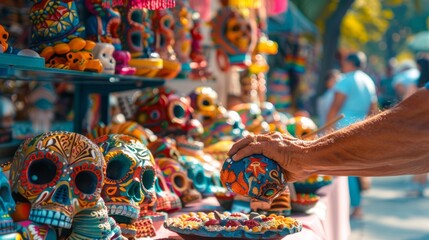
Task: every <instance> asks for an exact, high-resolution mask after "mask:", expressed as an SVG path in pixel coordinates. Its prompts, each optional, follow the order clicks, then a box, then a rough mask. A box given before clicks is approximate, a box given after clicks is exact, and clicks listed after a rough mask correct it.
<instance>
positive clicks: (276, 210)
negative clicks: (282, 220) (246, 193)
mask: <svg viewBox="0 0 429 240" xmlns="http://www.w3.org/2000/svg"><path fill="white" fill-rule="evenodd" d="M250 209H252V211H256V212H259V213H261V214H266V215H268V214H277V215H282V216H289V215H290V214H291V209H292V207H291V199H290V192H289V188H286V190H285V191H283V192H282V193H280V194H279V195H278V196H277V197H275V198H274V199H273V201H272V202H271V203H268V202H264V201H260V200H257V199H252V200H251V202H250Z"/></svg>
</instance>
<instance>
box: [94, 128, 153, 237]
mask: <svg viewBox="0 0 429 240" xmlns="http://www.w3.org/2000/svg"><path fill="white" fill-rule="evenodd" d="M95 142H96V143H97V145H98V146H99V147H100V148H101V151H102V153H103V155H104V160H105V162H106V177H105V181H104V186H103V189H102V193H101V195H102V197H103V199H104V201H105V203H106V207H107V211H108V214H109V216H111V217H113V218H114V219H115V220H116V221H117V222H118V223H119V224H120V226H121V230H122V233H123V234H124V236H128V237H132V236H135V234H136V230H135V227H134V226H133V223H134V222H135V221H136V220H137V219H138V217H139V214H140V205H141V204H142V203H147V204H153V201H154V199H155V197H156V196H155V188H154V184H155V180H156V177H155V170H154V165H155V162H154V160H153V157H152V154H151V153H150V151H149V150H148V149H147V148H146V147H145V146H144V145H143V144H142V143H141V142H140V141H139V140H137V139H136V138H133V137H131V136H127V135H122V134H110V135H107V136H102V137H99V138H97V139H96V140H95Z"/></svg>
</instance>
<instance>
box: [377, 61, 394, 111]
mask: <svg viewBox="0 0 429 240" xmlns="http://www.w3.org/2000/svg"><path fill="white" fill-rule="evenodd" d="M396 65H397V61H396V59H394V58H392V59H390V60H389V62H388V63H387V65H386V75H385V76H384V78H383V79H381V81H380V87H379V103H380V107H381V109H387V108H391V107H392V106H393V105H395V104H396V103H398V101H399V99H398V95H397V94H396V91H395V89H394V88H393V84H392V82H393V77H394V70H395V67H396Z"/></svg>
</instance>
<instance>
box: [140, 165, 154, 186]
mask: <svg viewBox="0 0 429 240" xmlns="http://www.w3.org/2000/svg"><path fill="white" fill-rule="evenodd" d="M142 182H143V186H144V188H145V189H146V190H148V189H151V188H153V186H154V184H155V172H154V171H153V170H152V169H147V170H146V171H144V173H143V175H142Z"/></svg>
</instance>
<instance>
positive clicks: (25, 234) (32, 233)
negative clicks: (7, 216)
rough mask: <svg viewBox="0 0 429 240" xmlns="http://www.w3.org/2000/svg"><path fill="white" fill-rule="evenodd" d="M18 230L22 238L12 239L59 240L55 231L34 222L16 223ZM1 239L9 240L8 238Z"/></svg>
mask: <svg viewBox="0 0 429 240" xmlns="http://www.w3.org/2000/svg"><path fill="white" fill-rule="evenodd" d="M16 230H17V232H18V233H19V234H20V235H21V237H22V238H12V239H14V240H15V239H25V240H56V239H58V237H57V234H56V232H55V230H54V229H53V228H51V227H49V226H48V225H46V224H40V223H35V222H32V221H28V220H26V221H21V222H17V223H16ZM1 237H2V238H1V239H4V240H7V239H8V238H3V237H4V236H1Z"/></svg>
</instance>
